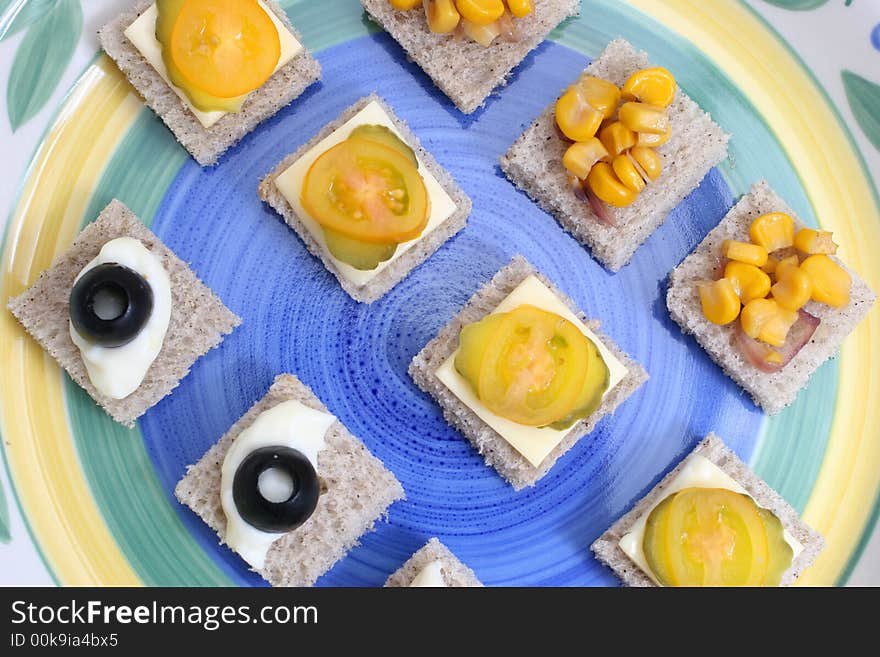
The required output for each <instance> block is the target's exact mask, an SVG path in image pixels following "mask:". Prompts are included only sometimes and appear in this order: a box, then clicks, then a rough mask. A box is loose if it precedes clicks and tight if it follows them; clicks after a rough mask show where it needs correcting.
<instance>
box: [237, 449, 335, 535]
mask: <svg viewBox="0 0 880 657" xmlns="http://www.w3.org/2000/svg"><path fill="white" fill-rule="evenodd" d="M272 469H277V470H281V471H282V472H285V473H287V476H289V477H290V480H291V483H292V491H291V493H290V497H288V498H287V499H286V500H284V501H283V502H271V501H269V500H267V499H266V498H265V497H263V494H262V493H261V492H260V475H261V474H263V473H264V472H266V471H267V470H272ZM319 496H320V486H319V483H318V473H317V472H315V468H314V467H313V466H312V464H311V462H310V461H309V459H308V458H306V456H305V454H303V453H302V452H300V451H299V450H297V449H292V448H290V447H281V446H277V447H260V448H258V449H255V450H254V451H253V452H251V453H250V454H248V455H247V457H245V459H244V460H243V461H242V462H241V464H240V465H239V466H238V469H237V470H236V471H235V477H234V478H233V480H232V499H233V501H234V502H235V508H236V509H238V513H239V515H241V517H242V518H243V519H244V521H245V522H246V523H248V524H249V525H251V526H253V527H256V528H257V529H259V530H261V531H264V532H271V533H276V534H280V533H283V532H288V531H290V530H292V529H296V528H297V527H299V526H300V525H301V524H303V523H304V522H305V521H306V520H308V519H309V518H310V517H311V515H312V513H314V511H315V507H316V506H318V497H319Z"/></svg>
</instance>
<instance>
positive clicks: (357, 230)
mask: <svg viewBox="0 0 880 657" xmlns="http://www.w3.org/2000/svg"><path fill="white" fill-rule="evenodd" d="M301 202H302V204H303V207H304V208H305V210H306V211H307V212H308V213H309V214H310V215H311V216H312V217H313V218H314V219H315V221H317V222H318V223H319V224H320V225H321V226H323V227H324V228H326V229H330V230H332V231H336V232H337V233H340V234H341V235H344V236H346V237H350V238H352V239H355V240H359V241H362V242H371V243H383V244H387V243H391V242H396V243H400V242H406V241H408V240H412V239H415V238H416V237H418V236H419V235H421V233H422V231H423V230H424V229H425V226H426V225H427V223H428V215H429V210H430V199H429V197H428V190H427V188H426V187H425V181H424V180H423V179H422V177H421V175H420V174H419V170H418V168H417V167H416V166H415V165H414V164H413V162H412V160H411V159H410V158H409V157H407V155H406V154H404V153H403V152H401V151H400V150H398V149H395V148H392V147H390V146H387V145H385V144H383V143H380V142H379V141H377V140H374V139H365V138H361V137H357V136H352V137H349V138H348V139H346V140H345V141H343V142H340V143H339V144H337V145H336V146H333V147H332V148H330V149H328V150H327V151H326V152H324V153H323V154H321V156H320V157H318V159H317V160H315V161H314V163H313V164H312V166H311V167H310V168H309V170H308V173H306V176H305V179H304V181H303V186H302V193H301Z"/></svg>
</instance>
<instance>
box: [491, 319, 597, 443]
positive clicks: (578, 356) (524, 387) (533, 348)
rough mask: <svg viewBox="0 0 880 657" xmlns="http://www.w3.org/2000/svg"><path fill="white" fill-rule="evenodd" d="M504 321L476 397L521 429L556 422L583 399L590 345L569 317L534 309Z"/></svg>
mask: <svg viewBox="0 0 880 657" xmlns="http://www.w3.org/2000/svg"><path fill="white" fill-rule="evenodd" d="M504 315H505V317H504V319H503V320H502V321H501V322H500V323H499V324H498V326H497V328H496V330H495V332H494V333H493V335H492V336H491V338H490V340H489V343H488V344H487V345H486V352H485V354H484V356H483V360H482V363H481V365H480V374H479V379H478V381H477V395H478V397H479V398H480V400H481V401H482V402H483V403H484V404H485V405H486V407H487V408H488V409H489V410H491V411H492V412H493V413H495V414H497V415H500V416H501V417H505V418H507V419H509V420H511V421H513V422H516V423H518V424H523V425H526V426H538V427H541V426H546V425H549V424H552V423H554V422H557V421H558V420H560V419H562V418H564V417H565V416H566V415H568V414H569V413H570V412H571V410H572V409H573V408H574V406H575V405H576V404H577V402H578V400H579V398H580V395H581V391H582V390H583V384H584V378H585V377H586V376H587V371H588V367H589V364H590V359H589V340H587V338H586V337H585V336H584V334H583V333H581V332H580V330H579V329H578V328H577V326H575V325H574V324H572V323H571V322H569V321H568V320H567V319H565V318H564V317H561V316H559V315H557V314H555V313H551V312H547V311H546V310H542V309H540V308H536V307H535V306H532V305H528V304H524V305H522V306H519V307H517V308H515V309H514V310H512V311H510V312H508V313H504Z"/></svg>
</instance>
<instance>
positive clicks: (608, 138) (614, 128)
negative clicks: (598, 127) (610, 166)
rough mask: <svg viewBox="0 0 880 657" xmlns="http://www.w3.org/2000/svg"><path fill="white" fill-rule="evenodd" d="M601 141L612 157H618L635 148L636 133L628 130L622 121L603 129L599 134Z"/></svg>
mask: <svg viewBox="0 0 880 657" xmlns="http://www.w3.org/2000/svg"><path fill="white" fill-rule="evenodd" d="M599 139H600V140H601V142H602V145H603V146H605V150H607V151H608V153H609V154H610V155H611V157H617V156H618V155H620V154H621V153H623V152H624V151H626V150H629V149H630V148H632V147H633V146H635V144H636V133H634V132H633V131H632V130H630V129H629V128H627V127H626V126H625V125H623V124H622V123H621V122H620V121H615V122H614V123H611V124H609V125H607V126H605V127H604V128H603V129H602V131H601V132H600V133H599Z"/></svg>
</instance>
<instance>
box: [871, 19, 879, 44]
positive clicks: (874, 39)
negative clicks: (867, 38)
mask: <svg viewBox="0 0 880 657" xmlns="http://www.w3.org/2000/svg"><path fill="white" fill-rule="evenodd" d="M871 44H872V45H873V46H874V49H875V50H880V23H877V25H875V26H874V29H873V30H871Z"/></svg>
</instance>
